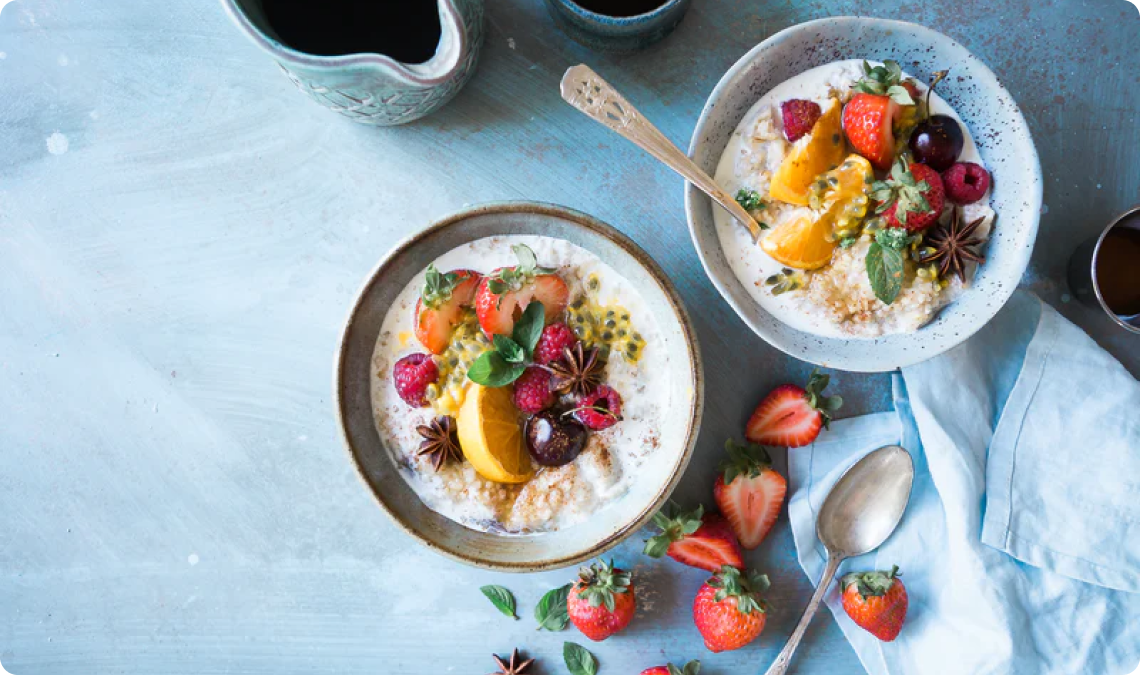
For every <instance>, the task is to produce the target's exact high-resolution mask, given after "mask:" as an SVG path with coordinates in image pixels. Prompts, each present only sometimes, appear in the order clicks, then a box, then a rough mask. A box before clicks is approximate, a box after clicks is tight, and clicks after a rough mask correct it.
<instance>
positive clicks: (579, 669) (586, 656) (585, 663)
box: [562, 642, 598, 675]
mask: <svg viewBox="0 0 1140 675" xmlns="http://www.w3.org/2000/svg"><path fill="white" fill-rule="evenodd" d="M562 658H563V660H565V661H566V667H567V668H568V669H569V670H570V675H597V673H598V660H597V659H596V658H594V655H593V654H591V653H590V652H589V651H587V650H586V648H585V647H583V646H582V645H579V644H575V643H573V642H566V643H564V644H563V645H562Z"/></svg>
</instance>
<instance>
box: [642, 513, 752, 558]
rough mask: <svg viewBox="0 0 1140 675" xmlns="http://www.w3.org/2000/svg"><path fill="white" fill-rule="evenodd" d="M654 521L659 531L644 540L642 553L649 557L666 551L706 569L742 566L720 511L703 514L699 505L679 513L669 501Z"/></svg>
mask: <svg viewBox="0 0 1140 675" xmlns="http://www.w3.org/2000/svg"><path fill="white" fill-rule="evenodd" d="M653 524H654V525H656V526H657V527H658V528H660V529H661V534H658V535H657V536H655V537H652V538H651V539H649V540H648V541H646V542H645V554H646V555H648V556H649V557H651V558H660V557H661V556H663V555H666V554H668V556H669V557H670V558H672V559H673V560H676V561H677V562H679V563H682V564H684V565H689V566H690V567H697V568H699V569H702V570H707V571H709V572H718V571H720V569H721V568H723V567H724V566H725V565H729V566H732V567H736V568H738V569H739V568H743V567H744V557H743V556H742V555H741V553H740V544H739V543H738V542H737V541H736V534H735V533H734V532H733V531H732V526H731V525H729V523H728V521H727V520H725V518H724V516H722V515H720V514H719V513H716V512H711V513H705V509H704V506H701V505H698V506H697V508H695V509H693V510H692V511H684V512H682V511H680V509H679V508H678V507H677V506H676V505H675V504H673V503H672V502H670V503H669V504H668V505H666V507H665V508H663V509H662V510H661V511H658V512H657V513H656V514H654V515H653Z"/></svg>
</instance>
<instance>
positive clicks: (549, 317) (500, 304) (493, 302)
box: [475, 244, 570, 337]
mask: <svg viewBox="0 0 1140 675" xmlns="http://www.w3.org/2000/svg"><path fill="white" fill-rule="evenodd" d="M511 250H512V251H514V252H515V255H516V256H518V259H519V264H518V265H516V266H514V267H502V268H499V269H497V270H495V271H494V272H492V273H491V274H490V275H489V276H487V277H485V278H484V279H483V281H482V283H480V284H479V288H478V290H477V291H476V292H475V314H476V316H477V317H478V318H479V325H480V326H481V327H482V328H483V332H484V333H486V334H487V336H488V337H490V336H492V335H507V336H509V335H511V333H512V332H513V331H514V327H515V321H517V320H518V318H519V317H520V316H522V313H523V310H525V309H526V307H527V305H529V304H530V303H531V302H532V301H535V300H537V301H539V302H541V303H542V306H543V308H544V309H545V310H546V323H548V324H549V323H553V322H555V321H556V320H558V318H559V317H561V316H562V312H564V311H566V305H567V304H569V302H570V287H569V286H567V285H566V282H565V281H563V280H562V277H560V276H558V275H557V274H555V273H554V270H553V269H551V268H548V267H539V266H538V261H537V260H536V258H535V255H534V251H532V250H530V248H529V247H527V246H525V245H522V244H520V245H518V246H512V247H511Z"/></svg>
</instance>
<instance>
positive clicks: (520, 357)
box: [491, 335, 526, 363]
mask: <svg viewBox="0 0 1140 675" xmlns="http://www.w3.org/2000/svg"><path fill="white" fill-rule="evenodd" d="M491 342H492V343H493V344H494V345H495V351H497V352H499V356H502V357H503V360H504V361H506V362H507V363H522V362H523V361H526V352H525V351H523V348H522V347H520V346H519V344H518V343H517V342H515V341H514V340H512V339H510V338H509V337H503V336H502V335H495V336H494V337H492V338H491Z"/></svg>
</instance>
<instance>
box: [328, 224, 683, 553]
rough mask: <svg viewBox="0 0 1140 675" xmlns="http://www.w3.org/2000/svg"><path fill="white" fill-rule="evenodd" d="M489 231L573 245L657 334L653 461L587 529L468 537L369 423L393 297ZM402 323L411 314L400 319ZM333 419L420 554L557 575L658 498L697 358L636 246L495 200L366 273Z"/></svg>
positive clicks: (675, 473)
mask: <svg viewBox="0 0 1140 675" xmlns="http://www.w3.org/2000/svg"><path fill="white" fill-rule="evenodd" d="M496 235H540V236H546V237H554V238H557V239H563V240H566V241H569V242H570V243H572V244H575V245H577V246H580V247H582V248H584V249H586V250H588V251H590V252H591V253H593V254H594V255H596V256H597V257H598V258H600V259H601V260H602V261H603V262H605V263H606V264H608V265H609V266H610V267H612V268H614V269H615V270H619V271H620V273H621V274H622V275H623V276H624V277H625V278H626V279H627V280H628V281H629V282H630V283H631V284H632V285H633V286H634V288H636V289H637V291H638V292H639V293H640V294H641V296H642V298H643V299H644V300H645V302H646V305H647V307H648V309H649V311H650V312H652V314H653V316H654V318H655V319H656V321H657V324H658V328H659V330H660V333H661V341H660V344H657V345H655V350H656V351H657V352H658V356H657V357H654V359H653V365H654V367H664V368H668V369H669V371H670V378H669V381H670V385H669V386H670V388H671V395H670V402H671V410H670V411H669V414H668V415H666V416H665V417H666V420H665V425H666V426H665V428H663V429H661V430H660V445H659V447H658V448H657V449H656V450H655V451H654V453H655V456H654V458H653V460H652V461H647V462H644V463H643V464H642V466H641V467H640V468H639V469H638V472H639V473H638V476H637V478H636V479H635V480H634V481H633V482H632V484H631V487H630V489H629V492H628V493H627V494H626V495H625V496H623V497H620V498H618V499H616V500H615V501H614V502H612V503H610V504H608V505H606V506H605V507H604V508H602V509H599V510H598V511H597V512H596V513H595V514H593V515H592V516H591V517H590V518H588V519H587V520H586V521H585V522H583V523H580V524H577V525H574V526H571V527H568V528H565V529H563V530H559V531H557V532H550V533H544V534H535V535H504V534H493V533H488V532H480V531H477V530H473V529H470V528H467V527H464V526H463V525H460V524H459V523H456V522H455V521H453V520H450V519H448V518H446V517H444V516H442V515H439V514H438V513H436V512H434V511H432V510H431V509H429V508H428V507H427V506H425V505H424V504H423V502H421V501H420V498H419V497H418V496H417V495H416V493H415V491H414V490H413V489H412V487H411V486H410V485H409V484H408V483H407V482H406V480H405V479H404V477H403V476H402V475H401V474H400V471H401V469H400V468H399V467H398V466H397V464H396V462H395V461H394V459H393V457H392V455H391V454H389V452H388V451H387V449H386V448H385V447H384V445H383V442H382V440H381V437H380V434H379V433H378V431H377V429H376V422H375V418H374V416H373V410H372V399H371V388H372V383H373V380H374V379H375V378H376V374H375V373H374V372H373V368H372V353H373V349H374V347H375V345H376V340H377V337H378V336H379V334H380V329H381V326H382V324H383V322H384V316H385V313H386V312H387V310H388V307H389V306H390V305H391V304H392V303H393V302H394V300H395V298H396V296H397V295H399V293H400V291H401V290H402V289H403V288H404V287H405V286H406V285H407V284H408V283H409V282H410V281H411V280H412V279H413V278H414V277H415V276H416V275H417V274H419V273H420V272H421V271H422V270H423V269H424V268H425V267H427V265H428V263H430V262H432V261H434V260H435V259H436V258H438V257H439V256H441V255H443V254H444V253H446V252H448V251H450V250H452V249H454V248H456V247H458V246H462V245H463V244H466V243H468V242H471V241H475V240H477V239H482V238H484V237H492V236H496ZM408 321H409V325H410V323H411V318H410V317H409V319H408ZM335 378H336V379H335V382H334V389H335V395H336V413H337V420H338V421H339V423H340V428H341V433H342V435H343V438H344V442H345V445H347V447H348V451H349V454H350V455H351V457H352V461H353V463H354V464H355V465H356V468H357V471H358V472H359V473H360V476H361V478H363V479H364V482H365V484H366V485H367V486H368V488H369V489H370V490H371V491H372V494H373V495H375V497H376V501H377V502H379V504H380V507H381V508H383V509H384V511H385V512H387V513H388V515H389V516H391V518H392V520H393V521H394V522H395V523H396V524H397V525H398V526H399V527H400V529H402V530H404V531H405V532H407V533H408V534H410V535H411V536H413V537H415V538H416V539H417V540H418V541H420V542H421V543H422V544H424V545H425V546H427V547H428V548H430V549H432V550H434V551H437V552H439V553H441V554H443V555H446V556H448V557H451V558H454V559H455V560H458V561H460V562H464V563H468V564H470V565H475V566H478V567H484V568H488V569H496V570H503V571H511V572H536V571H540V570H546V569H553V568H559V567H566V566H568V565H573V564H575V563H578V562H581V561H583V560H587V559H589V558H591V557H594V556H597V555H600V554H602V553H604V552H605V551H606V550H608V549H610V548H612V547H613V546H616V545H617V544H618V543H620V542H621V541H622V540H623V539H625V538H626V537H628V536H629V535H630V534H632V533H634V532H636V531H637V530H639V529H640V528H641V527H642V526H643V525H645V523H646V522H647V521H648V520H649V519H650V518H651V517H652V515H653V513H654V512H655V511H657V509H659V508H660V507H661V505H662V504H663V503H664V502H665V500H666V499H668V497H669V494H670V493H671V492H672V491H673V488H674V487H675V486H676V485H677V481H679V480H680V478H681V475H682V474H683V473H684V471H685V467H686V466H687V465H688V463H689V458H690V456H691V455H692V452H693V446H694V445H695V443H696V439H697V431H698V429H699V428H700V422H701V413H702V409H703V405H704V378H703V367H702V364H701V357H700V350H699V349H698V347H697V338H696V334H695V332H694V330H693V326H692V323H691V321H690V320H689V315H688V313H687V312H686V311H685V308H684V306H683V305H682V304H681V299H680V298H679V297H678V296H677V292H676V290H674V288H673V285H672V284H671V283H670V282H669V279H668V277H666V275H665V273H664V272H663V271H662V270H661V268H660V267H658V266H657V263H655V262H654V261H653V260H652V259H651V258H650V257H649V256H648V255H647V254H646V253H645V251H643V250H641V248H640V247H638V246H637V244H635V243H633V241H632V240H630V239H629V237H626V236H625V235H624V234H622V233H620V232H618V231H617V230H615V229H614V228H613V227H611V226H609V225H607V224H605V223H603V222H601V221H599V220H598V219H596V218H592V217H590V216H588V215H586V214H584V213H581V212H579V211H574V210H572V209H568V208H565V207H561V206H555V205H552V204H540V203H533V202H502V203H490V204H483V205H479V206H475V207H472V208H469V209H465V210H463V211H460V212H459V213H456V214H453V215H451V216H448V217H446V218H444V219H442V220H440V221H438V222H436V223H434V224H432V225H431V226H429V227H428V228H427V229H425V230H424V231H422V232H420V233H418V234H415V235H413V236H411V237H410V238H408V239H406V240H404V241H403V242H401V243H400V244H398V245H397V246H396V247H395V248H394V249H392V251H391V252H390V253H388V255H386V256H385V257H384V259H383V260H381V261H380V264H379V265H378V266H377V267H376V269H375V270H373V271H372V273H371V274H370V275H369V276H368V279H367V281H365V282H364V286H363V288H362V289H361V290H360V293H359V294H358V296H357V298H356V301H355V302H354V303H353V305H352V310H351V311H350V312H349V316H348V321H347V323H346V325H345V327H344V333H343V334H342V336H341V341H340V349H339V351H338V352H337V357H336V376H335Z"/></svg>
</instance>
